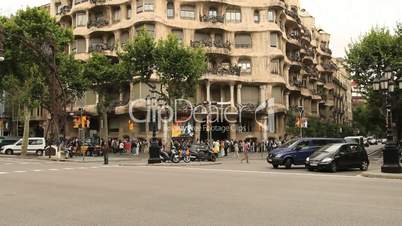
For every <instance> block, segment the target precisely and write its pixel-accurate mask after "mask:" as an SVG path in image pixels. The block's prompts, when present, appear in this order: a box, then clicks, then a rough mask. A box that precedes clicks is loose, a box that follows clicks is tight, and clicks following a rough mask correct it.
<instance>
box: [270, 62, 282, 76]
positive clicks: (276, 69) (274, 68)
mask: <svg viewBox="0 0 402 226" xmlns="http://www.w3.org/2000/svg"><path fill="white" fill-rule="evenodd" d="M280 65H281V64H280V61H279V59H274V60H272V61H271V73H272V74H275V75H279V74H280V71H281V70H280Z"/></svg>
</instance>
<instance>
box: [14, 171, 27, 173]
mask: <svg viewBox="0 0 402 226" xmlns="http://www.w3.org/2000/svg"><path fill="white" fill-rule="evenodd" d="M26 172H27V171H25V170H16V171H13V173H26Z"/></svg>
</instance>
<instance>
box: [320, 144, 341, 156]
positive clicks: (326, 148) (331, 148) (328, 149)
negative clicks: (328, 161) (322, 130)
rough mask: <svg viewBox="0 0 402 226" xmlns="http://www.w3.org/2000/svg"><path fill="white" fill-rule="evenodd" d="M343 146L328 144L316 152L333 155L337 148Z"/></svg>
mask: <svg viewBox="0 0 402 226" xmlns="http://www.w3.org/2000/svg"><path fill="white" fill-rule="evenodd" d="M342 145H343V144H329V145H326V146H324V147H322V148H320V149H318V151H317V152H325V153H331V154H332V153H335V152H337V151H338V150H339V148H340V147H341V146H342Z"/></svg>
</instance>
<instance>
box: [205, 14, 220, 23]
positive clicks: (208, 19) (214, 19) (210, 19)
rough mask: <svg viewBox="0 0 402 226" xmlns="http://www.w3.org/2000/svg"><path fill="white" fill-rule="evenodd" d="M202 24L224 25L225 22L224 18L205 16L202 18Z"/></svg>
mask: <svg viewBox="0 0 402 226" xmlns="http://www.w3.org/2000/svg"><path fill="white" fill-rule="evenodd" d="M200 21H201V22H211V23H223V22H225V17H224V16H210V15H203V16H200Z"/></svg>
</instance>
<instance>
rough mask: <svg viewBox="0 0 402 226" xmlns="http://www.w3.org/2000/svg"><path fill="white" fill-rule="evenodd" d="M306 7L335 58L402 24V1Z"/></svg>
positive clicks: (338, 0)
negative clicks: (374, 30) (373, 31)
mask: <svg viewBox="0 0 402 226" xmlns="http://www.w3.org/2000/svg"><path fill="white" fill-rule="evenodd" d="M300 1H301V4H302V8H305V9H307V10H308V11H309V12H310V14H312V15H313V16H314V17H315V18H316V24H317V25H318V26H319V27H321V28H323V29H324V30H325V31H327V32H329V33H330V34H331V35H332V39H331V48H332V49H333V50H334V56H336V57H343V56H344V54H345V51H344V50H345V48H346V47H347V45H348V43H350V41H351V40H356V39H358V38H359V36H360V35H362V34H364V33H365V32H366V31H367V30H369V29H370V28H371V27H373V26H375V25H381V26H387V27H390V28H393V27H395V25H396V22H397V21H400V22H402V0H300ZM48 2H50V0H0V14H1V15H8V14H10V13H14V12H15V11H16V10H17V9H19V8H24V7H26V6H39V5H44V4H46V3H48Z"/></svg>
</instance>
